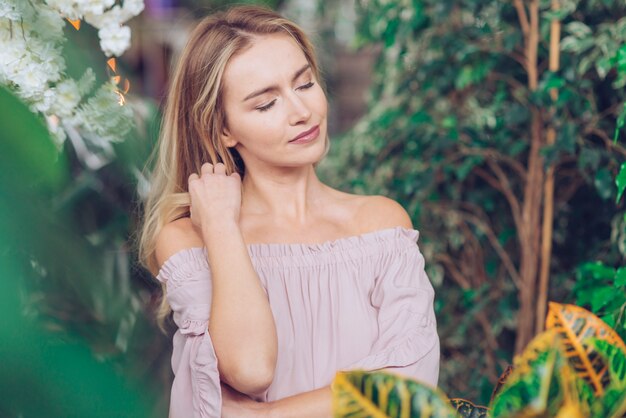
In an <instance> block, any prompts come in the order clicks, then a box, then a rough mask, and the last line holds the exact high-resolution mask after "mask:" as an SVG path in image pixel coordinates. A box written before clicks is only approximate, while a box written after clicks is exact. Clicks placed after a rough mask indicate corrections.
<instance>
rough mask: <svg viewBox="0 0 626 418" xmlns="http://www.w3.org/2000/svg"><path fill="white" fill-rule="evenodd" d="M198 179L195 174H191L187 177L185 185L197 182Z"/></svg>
mask: <svg viewBox="0 0 626 418" xmlns="http://www.w3.org/2000/svg"><path fill="white" fill-rule="evenodd" d="M199 178H200V177H198V175H197V174H196V173H192V174H190V175H189V178H188V179H187V183H191V182H192V181H194V180H198V179H199Z"/></svg>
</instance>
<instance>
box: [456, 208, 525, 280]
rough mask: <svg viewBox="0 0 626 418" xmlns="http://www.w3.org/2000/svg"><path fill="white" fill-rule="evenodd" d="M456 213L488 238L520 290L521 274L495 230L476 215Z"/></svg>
mask: <svg viewBox="0 0 626 418" xmlns="http://www.w3.org/2000/svg"><path fill="white" fill-rule="evenodd" d="M455 212H456V213H457V214H458V215H459V216H461V217H462V218H464V219H466V220H467V221H469V222H471V223H473V224H474V225H476V227H477V228H478V229H480V230H481V231H482V232H483V233H484V234H485V235H486V236H487V239H488V240H489V243H490V244H491V246H492V247H493V249H494V250H495V251H496V254H498V257H500V260H502V264H503V265H504V268H505V269H506V271H507V272H508V273H509V276H511V279H512V280H513V283H514V284H515V286H516V287H517V288H518V289H519V288H520V286H521V279H520V276H519V272H518V271H517V269H516V268H515V265H514V264H513V261H512V260H511V257H509V254H508V253H507V252H506V250H505V249H504V248H503V247H502V244H500V241H498V238H497V237H496V234H495V233H494V232H493V229H491V227H490V226H489V225H488V224H487V223H486V222H484V221H483V220H482V219H480V218H479V217H478V216H476V215H472V214H469V213H467V212H460V211H455Z"/></svg>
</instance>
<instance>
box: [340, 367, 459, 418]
mask: <svg viewBox="0 0 626 418" xmlns="http://www.w3.org/2000/svg"><path fill="white" fill-rule="evenodd" d="M331 388H332V391H333V411H334V416H335V417H364V418H365V417H390V418H395V417H398V418H400V417H405V416H411V417H421V418H456V413H455V411H454V409H453V408H452V407H451V405H450V403H449V400H448V398H447V397H446V395H445V394H444V393H443V392H441V391H440V390H439V389H437V388H434V387H430V386H428V385H425V384H423V383H420V382H418V381H415V380H411V379H407V378H404V377H402V376H401V375H398V374H395V373H389V372H368V371H365V370H353V371H347V372H338V373H337V374H336V376H335V379H334V380H333V383H332V385H331Z"/></svg>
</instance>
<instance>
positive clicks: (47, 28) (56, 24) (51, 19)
mask: <svg viewBox="0 0 626 418" xmlns="http://www.w3.org/2000/svg"><path fill="white" fill-rule="evenodd" d="M35 25H36V28H37V32H39V33H42V34H45V36H46V39H48V40H54V41H59V40H61V38H62V37H63V27H64V26H65V22H64V21H63V18H62V17H61V15H59V13H58V12H57V11H55V10H53V9H51V8H49V7H43V6H42V7H41V8H40V9H39V13H38V14H37V21H36V23H35Z"/></svg>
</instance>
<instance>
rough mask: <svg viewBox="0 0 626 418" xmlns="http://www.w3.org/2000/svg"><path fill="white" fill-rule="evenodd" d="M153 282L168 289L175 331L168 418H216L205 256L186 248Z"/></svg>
mask: <svg viewBox="0 0 626 418" xmlns="http://www.w3.org/2000/svg"><path fill="white" fill-rule="evenodd" d="M157 279H158V280H159V281H161V282H163V283H165V284H166V288H167V294H166V297H167V301H168V302H169V304H170V306H171V307H172V311H173V312H174V322H175V323H176V325H177V326H178V330H177V331H176V333H175V334H174V341H173V343H174V348H173V353H172V370H173V371H174V382H173V384H172V392H171V399H170V412H169V418H214V417H217V418H219V417H220V416H221V409H222V392H221V387H220V376H219V372H218V368H217V356H216V355H215V350H214V348H213V343H212V342H211V337H210V336H209V332H208V325H209V315H210V311H211V309H210V308H211V296H212V286H211V276H210V270H209V265H208V262H207V258H206V253H205V250H204V249H203V248H189V249H185V250H182V251H180V252H178V253H176V254H174V255H173V256H172V257H170V258H169V259H168V260H167V261H166V262H165V264H163V266H162V267H161V270H160V272H159V274H158V275H157Z"/></svg>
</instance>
